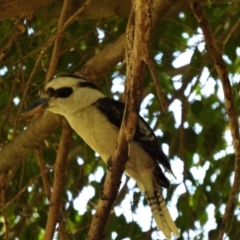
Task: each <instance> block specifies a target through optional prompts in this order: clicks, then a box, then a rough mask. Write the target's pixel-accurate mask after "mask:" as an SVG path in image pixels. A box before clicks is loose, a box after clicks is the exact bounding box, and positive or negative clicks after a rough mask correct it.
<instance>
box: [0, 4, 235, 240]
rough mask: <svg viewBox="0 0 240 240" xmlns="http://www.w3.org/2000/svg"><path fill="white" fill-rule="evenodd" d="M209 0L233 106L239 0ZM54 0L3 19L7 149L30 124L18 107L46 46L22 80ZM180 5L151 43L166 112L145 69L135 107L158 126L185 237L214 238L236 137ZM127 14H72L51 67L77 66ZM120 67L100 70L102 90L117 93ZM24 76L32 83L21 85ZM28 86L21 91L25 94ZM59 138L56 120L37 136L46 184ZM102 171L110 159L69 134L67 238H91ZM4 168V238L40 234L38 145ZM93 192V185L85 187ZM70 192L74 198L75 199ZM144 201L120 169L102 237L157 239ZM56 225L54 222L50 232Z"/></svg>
mask: <svg viewBox="0 0 240 240" xmlns="http://www.w3.org/2000/svg"><path fill="white" fill-rule="evenodd" d="M214 2H216V4H211V1H210V3H209V5H204V10H205V12H206V14H207V17H208V19H209V21H210V25H211V27H212V29H213V32H214V36H215V39H216V41H217V43H218V45H219V47H220V49H221V51H222V54H223V56H224V59H225V61H226V63H227V67H228V71H229V76H230V78H231V80H232V89H233V93H234V101H235V103H236V109H237V114H238V115H239V112H240V105H239V104H238V102H239V100H238V94H239V91H240V89H239V84H238V83H239V76H240V75H239V70H240V69H239V59H240V58H239V55H240V48H239V47H238V46H239V41H240V35H239V29H240V28H239V23H238V21H239V20H238V18H239V14H238V12H239V7H240V6H239V3H236V2H237V1H235V3H232V2H230V1H229V2H227V1H226V2H225V3H221V4H217V1H214ZM219 2H222V1H219ZM60 3H61V2H58V1H57V2H53V3H51V4H49V6H48V8H46V9H45V11H36V13H35V14H34V15H33V16H32V18H22V19H21V20H20V21H19V20H14V19H5V20H3V21H1V22H0V28H1V31H0V53H2V54H4V57H3V58H2V57H1V62H0V113H1V114H0V148H4V146H5V145H6V144H8V143H9V142H11V141H12V140H13V139H14V137H15V136H16V135H17V134H20V133H21V132H23V131H24V129H25V127H26V126H27V125H28V120H23V119H22V118H20V117H19V116H20V112H21V110H22V108H24V107H25V106H27V105H28V104H29V103H30V102H31V101H33V100H34V99H36V98H37V97H38V91H39V89H41V87H42V86H43V83H44V80H45V76H46V71H47V69H48V67H49V63H50V59H51V54H52V46H49V48H48V49H47V51H46V52H45V54H44V57H43V58H42V60H41V62H40V65H39V66H38V67H37V70H36V72H35V73H34V75H33V78H32V81H31V82H28V79H29V76H30V74H31V73H32V70H33V68H34V66H35V62H36V59H37V57H38V56H39V54H40V52H41V50H42V47H43V46H45V45H46V44H47V42H48V40H49V38H50V36H52V35H53V34H54V32H55V31H56V26H57V21H56V20H55V19H51V18H50V15H51V10H52V9H54V8H55V7H56V5H59V4H60ZM176 8H177V10H176V11H173V12H170V15H169V16H168V17H166V18H164V19H163V20H162V21H161V22H160V23H159V24H158V25H157V26H156V27H155V29H154V33H153V36H152V42H151V45H150V51H151V54H152V57H153V58H154V59H155V64H156V68H157V71H158V73H159V79H160V85H161V88H162V91H163V94H164V97H165V100H166V103H167V105H168V112H167V113H163V112H162V110H161V106H160V104H159V100H158V99H157V92H156V88H155V85H154V83H153V81H152V79H151V77H150V74H149V72H148V71H146V76H145V82H144V89H143V90H144V93H143V95H144V97H143V103H144V104H143V109H142V112H141V113H142V115H143V116H144V117H145V119H146V120H147V121H148V122H149V124H150V125H151V127H152V128H153V129H154V130H155V131H156V134H157V135H158V140H159V143H161V145H162V146H163V149H164V150H165V151H168V150H169V157H170V159H171V164H172V167H173V171H174V172H175V175H176V179H171V180H172V188H171V189H170V191H168V193H167V196H166V198H167V201H168V205H170V206H171V208H170V209H171V210H172V211H174V204H175V203H176V209H177V211H178V215H176V217H177V218H176V224H177V226H178V228H179V229H180V230H181V235H182V238H181V239H216V236H217V232H218V231H217V230H215V229H219V228H220V224H221V219H222V215H223V213H224V209H225V205H226V202H227V200H228V197H229V194H230V191H231V187H232V180H233V175H234V159H235V158H234V154H233V153H234V152H233V146H232V141H231V137H230V134H229V126H228V119H227V117H226V111H225V107H224V98H223V94H222V87H221V83H220V80H219V78H218V75H217V73H216V71H215V69H214V65H213V61H212V59H211V56H210V55H209V52H208V51H207V49H206V47H205V44H204V39H203V35H202V33H201V30H200V29H199V27H198V24H197V22H196V20H195V18H194V16H193V14H192V12H191V10H190V8H189V7H184V8H181V7H176ZM127 17H128V16H125V17H119V16H114V17H111V18H105V19H97V18H96V19H93V18H92V19H89V20H86V19H85V20H82V19H80V20H76V21H74V22H73V23H72V24H71V25H70V26H69V27H68V28H66V30H65V31H64V33H63V42H62V46H61V52H60V55H59V62H58V65H57V69H56V72H55V74H56V75H59V74H66V73H67V74H69V73H71V74H72V73H74V72H76V71H78V70H80V69H81V68H82V67H83V66H84V64H85V63H86V61H88V60H89V59H91V58H92V57H93V56H96V55H97V54H98V53H99V52H100V51H101V50H102V49H103V48H104V47H106V46H107V45H108V44H110V43H112V42H114V41H115V40H116V39H117V38H118V37H120V36H121V35H122V34H124V32H125V28H126V24H127ZM49 19H50V20H49ZM16 21H17V23H16ZM237 24H238V25H237ZM8 44H10V45H9V47H7V46H8ZM1 49H2V51H1ZM3 50H4V51H3ZM5 50H6V51H5ZM0 56H2V55H1V54H0ZM124 75H125V65H124V63H122V62H121V63H119V64H118V65H116V66H115V67H113V68H111V69H110V70H109V71H108V72H106V73H105V74H104V75H103V76H101V77H99V79H98V85H99V87H100V89H101V90H102V91H103V92H104V93H105V94H106V95H108V96H112V97H114V98H120V99H121V98H122V86H123V82H124V81H123V80H124ZM119 82H120V83H119ZM29 84H30V88H28V87H27V86H28V85H29ZM26 91H27V92H26ZM25 94H26V96H27V97H26V98H23V97H24V96H25ZM59 138H60V129H58V130H57V131H55V132H54V134H52V135H51V136H49V137H48V138H47V139H46V140H45V142H44V143H43V145H42V152H43V158H44V161H45V164H46V167H47V179H48V181H49V183H50V186H51V187H52V182H53V172H54V171H53V166H54V162H55V156H56V151H57V149H58V143H59ZM0 164H1V160H0ZM105 171H106V167H105V166H104V164H103V162H102V161H101V160H100V159H99V157H98V156H97V155H96V154H95V153H94V152H93V151H92V150H91V149H89V148H88V146H87V145H86V144H85V143H84V142H83V141H82V140H81V139H80V138H79V137H78V136H77V135H75V134H74V135H73V138H72V142H71V152H70V156H69V158H68V164H67V169H66V174H67V178H66V182H65V186H64V189H63V194H62V199H61V211H60V212H61V218H62V219H63V225H64V228H65V229H66V234H67V236H68V238H69V239H85V238H86V237H87V234H88V230H89V226H90V223H91V219H92V214H93V213H94V211H95V208H96V205H97V203H98V199H99V187H100V185H101V177H102V176H103V172H105ZM6 174H7V176H8V177H7V178H6V179H7V181H6V186H5V187H6V188H5V189H4V188H3V190H2V216H1V218H0V238H1V239H4V238H5V239H7V236H8V239H29V238H30V239H33V240H34V239H36V240H37V239H43V236H44V229H45V225H46V221H47V217H48V215H47V212H48V207H49V200H48V198H47V196H46V193H45V190H44V186H43V182H42V178H41V171H40V167H39V159H38V157H37V154H36V151H34V152H31V153H30V154H28V155H27V156H26V158H25V159H23V160H22V164H19V163H16V166H14V168H13V169H12V170H11V171H9V172H8V173H6ZM87 189H88V191H87ZM90 193H93V194H92V195H91V196H88V194H90ZM79 196H80V197H79ZM76 199H80V200H78V206H76V202H77V201H75V200H76ZM79 201H82V202H79ZM142 205H146V202H145V201H144V200H143V198H142V197H141V195H140V193H139V190H138V189H137V187H136V185H134V186H133V183H132V182H131V181H130V180H129V179H128V178H126V177H124V178H123V181H122V189H121V190H120V194H119V198H118V200H117V202H116V209H118V210H116V212H118V213H120V215H118V216H116V215H115V214H114V213H112V215H111V218H110V221H109V225H108V231H107V235H106V239H152V238H154V239H155V237H154V236H157V237H158V238H159V235H156V232H155V233H154V231H155V230H156V227H155V224H151V219H150V218H149V219H147V218H146V219H147V220H149V222H148V223H147V224H148V225H147V226H150V228H148V227H146V226H139V225H138V224H137V222H136V221H135V219H139V218H145V215H144V213H145V210H144V208H143V206H142ZM128 206H130V207H129V208H128ZM234 206H235V209H232V216H231V219H229V222H228V226H227V227H228V229H229V231H228V233H227V235H228V237H229V239H237V236H238V235H239V227H237V226H238V225H239V221H240V217H239V202H238V199H237V198H236V199H235V204H234ZM79 208H81V210H80V213H79V211H78V209H79ZM84 209H85V210H84ZM139 209H140V210H141V211H142V212H141V211H139ZM149 211H150V210H149ZM125 212H126V214H125ZM136 213H137V215H138V216H139V218H137V217H136ZM130 215H131V217H129V216H130ZM6 224H7V225H6ZM145 224H146V222H145ZM141 227H143V229H144V231H145V232H144V233H142V231H143V230H142V229H141ZM59 232H61V230H59V226H58V227H57V229H56V239H58V238H59V237H58V234H59ZM160 236H161V235H160Z"/></svg>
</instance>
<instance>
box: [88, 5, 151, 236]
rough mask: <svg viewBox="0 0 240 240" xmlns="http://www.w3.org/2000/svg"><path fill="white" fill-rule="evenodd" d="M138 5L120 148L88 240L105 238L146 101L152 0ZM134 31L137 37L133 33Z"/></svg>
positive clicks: (120, 134) (119, 140)
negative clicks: (145, 83) (146, 59)
mask: <svg viewBox="0 0 240 240" xmlns="http://www.w3.org/2000/svg"><path fill="white" fill-rule="evenodd" d="M135 4H136V5H135ZM135 4H134V3H133V12H135V14H133V12H132V14H130V15H131V16H130V20H129V22H128V25H131V26H130V27H127V30H129V31H130V33H128V32H127V33H126V36H130V37H127V42H126V45H127V46H132V52H131V51H130V49H129V48H127V49H128V51H126V55H127V59H128V66H127V84H126V89H125V92H126V105H125V111H124V116H123V121H122V125H121V129H120V132H119V136H118V139H117V147H116V149H115V151H114V153H113V156H112V158H111V171H108V173H107V176H106V179H105V183H104V186H103V190H102V196H101V197H102V198H101V199H100V200H99V203H98V206H97V210H96V214H95V215H94V217H93V220H92V224H91V227H90V230H89V236H88V240H98V239H103V238H104V233H105V229H106V225H107V222H108V218H109V215H110V212H111V209H112V207H113V204H114V201H115V199H116V197H117V193H118V189H119V186H120V182H121V177H122V174H123V171H124V165H125V163H126V161H127V159H128V157H129V156H130V154H131V153H130V152H129V151H128V149H129V144H130V143H131V141H132V139H133V136H134V133H135V129H136V126H137V121H138V113H139V106H140V102H141V98H142V83H143V71H144V61H143V58H145V57H146V56H145V54H147V53H148V44H149V40H150V32H151V17H152V1H151V0H150V1H148V0H136V3H135ZM135 6H136V8H135ZM133 16H135V21H134V22H135V24H133V22H132V21H133V19H132V17H133ZM134 26H135V27H134ZM133 28H134V35H133V34H132V30H133Z"/></svg>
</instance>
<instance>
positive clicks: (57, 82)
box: [23, 75, 104, 116]
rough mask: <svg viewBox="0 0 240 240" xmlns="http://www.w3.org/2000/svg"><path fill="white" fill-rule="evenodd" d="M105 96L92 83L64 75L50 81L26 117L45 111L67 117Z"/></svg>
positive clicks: (26, 112) (28, 109)
mask: <svg viewBox="0 0 240 240" xmlns="http://www.w3.org/2000/svg"><path fill="white" fill-rule="evenodd" d="M101 97H104V95H103V94H102V93H101V92H100V91H99V90H98V89H97V86H96V85H95V84H94V83H93V82H90V81H87V80H84V79H82V78H80V77H77V76H69V75H63V76H59V77H56V78H54V79H52V80H51V81H49V82H48V83H47V84H46V85H45V87H44V90H43V92H42V94H41V99H39V100H37V101H36V102H34V103H33V104H31V105H30V106H29V107H28V108H27V109H26V110H25V111H24V112H23V114H24V115H32V114H36V113H39V112H41V111H43V110H45V109H46V110H47V111H51V112H53V113H57V114H60V115H63V116H65V115H66V114H71V113H74V112H76V111H79V110H81V109H83V108H86V107H88V106H90V105H91V104H92V103H94V102H95V101H96V100H97V99H99V98H101Z"/></svg>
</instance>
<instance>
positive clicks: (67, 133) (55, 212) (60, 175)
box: [44, 120, 72, 240]
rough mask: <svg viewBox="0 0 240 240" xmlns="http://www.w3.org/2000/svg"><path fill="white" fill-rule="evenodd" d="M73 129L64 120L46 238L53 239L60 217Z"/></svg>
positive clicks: (55, 167)
mask: <svg viewBox="0 0 240 240" xmlns="http://www.w3.org/2000/svg"><path fill="white" fill-rule="evenodd" d="M71 136H72V129H71V127H70V126H69V124H68V123H67V122H66V120H64V121H63V130H62V135H61V139H60V143H59V149H58V152H57V158H56V162H55V165H54V183H53V192H52V194H51V199H50V205H49V212H48V219H47V224H46V228H45V235H44V240H52V239H53V235H54V231H55V228H56V224H57V222H59V217H60V204H61V193H62V190H63V186H64V183H65V173H66V171H65V170H66V163H67V156H68V152H69V146H70V142H71Z"/></svg>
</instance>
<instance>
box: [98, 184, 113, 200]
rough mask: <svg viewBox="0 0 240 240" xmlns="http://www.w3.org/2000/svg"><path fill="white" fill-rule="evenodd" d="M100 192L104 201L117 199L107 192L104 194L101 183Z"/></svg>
mask: <svg viewBox="0 0 240 240" xmlns="http://www.w3.org/2000/svg"><path fill="white" fill-rule="evenodd" d="M99 193H100V198H101V200H103V201H115V200H116V199H115V198H111V197H109V196H107V195H106V194H104V190H103V185H101V186H100V187H99Z"/></svg>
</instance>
